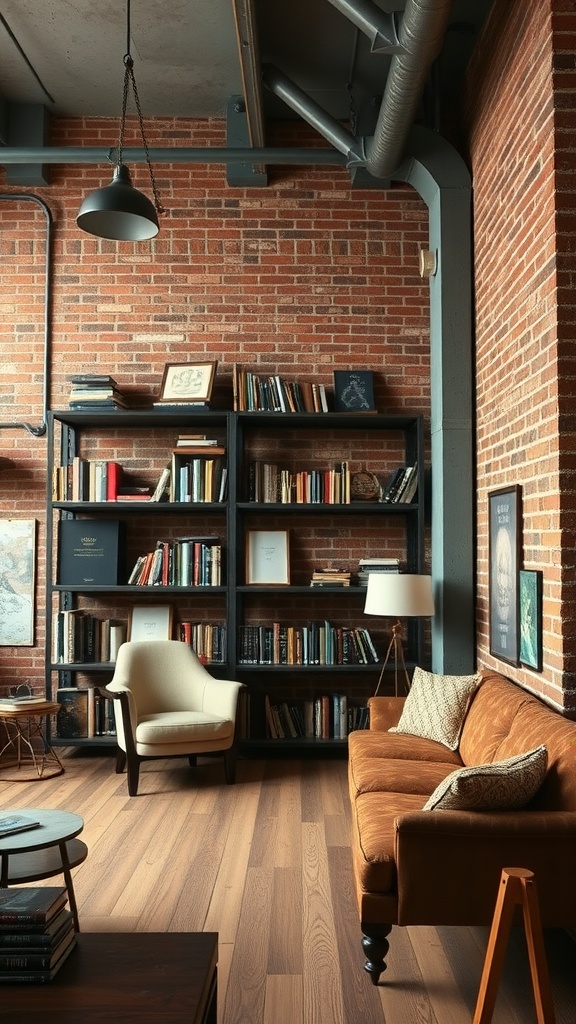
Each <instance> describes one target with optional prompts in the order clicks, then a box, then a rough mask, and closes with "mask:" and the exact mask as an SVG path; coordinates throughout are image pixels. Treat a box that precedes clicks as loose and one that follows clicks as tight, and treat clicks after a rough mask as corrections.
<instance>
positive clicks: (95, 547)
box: [58, 519, 126, 587]
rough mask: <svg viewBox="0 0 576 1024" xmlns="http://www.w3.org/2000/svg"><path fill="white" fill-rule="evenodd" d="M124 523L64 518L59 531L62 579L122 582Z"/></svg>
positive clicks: (64, 581)
mask: <svg viewBox="0 0 576 1024" xmlns="http://www.w3.org/2000/svg"><path fill="white" fill-rule="evenodd" d="M125 550H126V545H125V543H124V523H122V522H120V521H119V520H104V519H64V520H62V522H61V523H60V526H59V532H58V583H59V584H68V585H69V586H83V585H85V584H90V585H93V586H103V585H107V586H113V587H116V586H118V584H119V583H122V582H123V576H124V553H125Z"/></svg>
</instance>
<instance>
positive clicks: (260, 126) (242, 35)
mask: <svg viewBox="0 0 576 1024" xmlns="http://www.w3.org/2000/svg"><path fill="white" fill-rule="evenodd" d="M232 2H233V7H234V20H235V23H236V41H237V44H238V57H239V60H240V72H241V75H242V90H243V93H244V103H245V105H246V119H247V122H248V135H249V138H250V145H251V146H253V147H261V146H264V145H265V121H264V109H263V100H262V73H261V71H260V54H259V49H258V36H257V34H256V17H255V13H254V0H232Z"/></svg>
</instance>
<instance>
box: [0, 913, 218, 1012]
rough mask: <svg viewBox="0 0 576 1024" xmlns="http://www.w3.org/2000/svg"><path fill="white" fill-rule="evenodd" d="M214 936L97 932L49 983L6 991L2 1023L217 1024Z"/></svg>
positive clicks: (0, 990)
mask: <svg viewBox="0 0 576 1024" xmlns="http://www.w3.org/2000/svg"><path fill="white" fill-rule="evenodd" d="M217 961H218V934H217V933H216V932H165V933H164V932H163V933H157V932H123V933H121V932H113V933H105V932H98V933H92V934H86V933H83V934H82V935H78V936H77V946H76V948H75V949H73V950H72V952H71V954H70V956H69V957H68V959H67V960H66V962H65V963H64V964H63V966H62V967H61V968H60V970H59V971H58V973H57V974H56V976H55V977H54V979H53V980H52V981H51V982H49V984H47V985H20V984H19V985H1V986H0V1022H2V1024H4V1022H6V1024H30V1021H34V1020H37V1021H41V1022H42V1024H105V1022H109V1024H119V1022H122V1024H216V998H217V979H216V965H217Z"/></svg>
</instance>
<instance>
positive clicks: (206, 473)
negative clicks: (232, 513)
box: [168, 449, 228, 502]
mask: <svg viewBox="0 0 576 1024" xmlns="http://www.w3.org/2000/svg"><path fill="white" fill-rule="evenodd" d="M206 451H210V449H206ZM214 451H215V452H216V453H218V452H222V453H223V451H224V449H214ZM227 486H228V467H227V466H226V464H225V460H224V458H223V457H222V454H221V455H220V456H216V457H214V458H211V457H208V456H207V455H206V454H202V455H200V454H196V455H193V454H192V453H191V452H190V451H186V450H185V449H180V450H179V451H178V452H174V453H173V455H172V463H171V467H170V481H169V484H168V489H169V500H170V501H185V502H221V501H224V499H225V497H226V491H227Z"/></svg>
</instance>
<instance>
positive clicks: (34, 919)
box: [0, 886, 76, 985]
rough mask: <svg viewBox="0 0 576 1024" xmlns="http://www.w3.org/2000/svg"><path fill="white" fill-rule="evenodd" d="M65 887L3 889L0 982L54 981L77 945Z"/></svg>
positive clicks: (28, 982)
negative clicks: (67, 905)
mask: <svg viewBox="0 0 576 1024" xmlns="http://www.w3.org/2000/svg"><path fill="white" fill-rule="evenodd" d="M67 902H68V893H67V891H66V889H65V888H64V886H47V887H45V888H40V887H35V886H30V887H26V886H23V887H21V888H20V887H14V888H9V889H0V984H4V985H6V984H21V985H30V984H44V983H46V982H49V981H52V978H53V977H54V975H55V974H56V973H57V972H58V971H59V970H60V968H61V966H62V964H63V963H64V961H65V960H66V959H67V958H68V956H69V955H70V953H71V952H72V950H73V949H74V946H75V945H76V933H75V931H74V922H73V919H72V912H71V911H70V910H68V909H67V907H66V904H67Z"/></svg>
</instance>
